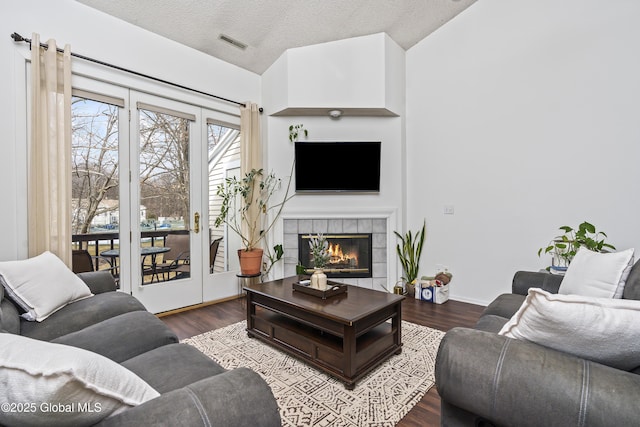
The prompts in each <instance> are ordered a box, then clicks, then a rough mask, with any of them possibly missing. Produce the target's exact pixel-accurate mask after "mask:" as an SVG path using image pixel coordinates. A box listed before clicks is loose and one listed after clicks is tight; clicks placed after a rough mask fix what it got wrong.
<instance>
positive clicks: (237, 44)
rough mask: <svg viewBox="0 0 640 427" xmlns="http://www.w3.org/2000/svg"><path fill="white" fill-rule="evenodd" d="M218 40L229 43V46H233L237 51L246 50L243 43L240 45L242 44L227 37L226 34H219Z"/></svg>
mask: <svg viewBox="0 0 640 427" xmlns="http://www.w3.org/2000/svg"><path fill="white" fill-rule="evenodd" d="M219 39H220V40H222V41H224V42H227V43H229V44H230V45H233V46H235V47H237V48H238V49H242V50H245V49H246V48H247V45H246V44H244V43H242V42H240V41H238V40H236V39H234V38H232V37H229V36H228V35H226V34H220V37H219Z"/></svg>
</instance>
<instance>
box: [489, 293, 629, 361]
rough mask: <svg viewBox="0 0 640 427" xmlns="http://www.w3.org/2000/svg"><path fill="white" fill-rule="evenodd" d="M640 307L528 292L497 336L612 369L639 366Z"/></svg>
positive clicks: (611, 300) (622, 302)
mask: <svg viewBox="0 0 640 427" xmlns="http://www.w3.org/2000/svg"><path fill="white" fill-rule="evenodd" d="M638 324H640V301H635V300H624V299H611V298H594V297H585V296H581V295H561V294H550V293H548V292H546V291H543V290H542V289H538V288H532V289H530V290H529V293H528V295H527V298H526V299H525V301H524V303H523V304H522V307H520V309H519V310H518V312H517V313H516V314H515V315H514V316H513V317H512V318H511V319H510V320H509V321H508V322H507V323H506V324H505V325H504V327H503V328H502V329H501V330H500V332H499V334H500V335H505V336H507V337H510V338H517V339H523V340H527V341H531V342H534V343H536V344H540V345H543V346H546V347H549V348H552V349H555V350H558V351H562V352H565V353H569V354H573V355H575V356H578V357H581V358H584V359H588V360H593V361H594V362H598V363H602V364H604V365H609V366H612V367H614V368H618V369H624V370H631V369H634V368H636V367H637V366H640V330H639V329H638V328H635V327H629V325H638Z"/></svg>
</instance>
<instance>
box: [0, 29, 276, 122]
mask: <svg viewBox="0 0 640 427" xmlns="http://www.w3.org/2000/svg"><path fill="white" fill-rule="evenodd" d="M11 38H12V39H13V41H14V42H25V43H28V44H29V47H31V39H28V38H25V37H22V36H21V35H20V34H18V33H13V34H11ZM40 47H43V48H45V49H47V48H48V46H47V45H46V44H44V43H40ZM56 50H57V51H58V52H60V53H63V52H64V49H60V48H57V49H56ZM71 56H75V57H76V58H80V59H84V60H85V61H89V62H94V63H96V64H100V65H104V66H106V67H110V68H114V69H116V70H119V71H124V72H126V73H130V74H134V75H136V76H139V77H144V78H146V79H150V80H154V81H157V82H160V83H164V84H167V85H170V86H175V87H178V88H180V89H185V90H189V91H191V92H196V93H199V94H201V95H205V96H210V97H212V98H216V99H219V100H221V101H225V102H230V103H232V104H236V105H239V106H242V107H246V106H247V104H245V103H244V102H238V101H234V100H232V99H228V98H223V97H221V96H218V95H213V94H210V93H207V92H203V91H201V90H198V89H193V88H190V87H187V86H183V85H181V84H177V83H172V82H170V81H167V80H163V79H159V78H157V77H153V76H150V75H148V74H143V73H139V72H137V71H133V70H130V69H128V68H124V67H120V66H118V65H113V64H109V63H107V62H104V61H100V60H99V59H94V58H89V57H88V56H84V55H80V54H78V53H73V52H71ZM259 111H260V112H261V113H262V111H263V109H262V107H260V108H259Z"/></svg>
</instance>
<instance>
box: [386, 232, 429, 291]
mask: <svg viewBox="0 0 640 427" xmlns="http://www.w3.org/2000/svg"><path fill="white" fill-rule="evenodd" d="M425 228H426V223H423V224H422V229H421V230H420V231H419V232H418V233H416V234H415V235H414V234H413V233H412V232H411V230H409V231H407V233H406V234H405V235H404V236H402V235H401V234H400V233H398V232H397V231H394V233H395V235H396V236H397V237H398V238H399V239H400V241H401V243H402V244H400V243H399V244H398V245H397V246H396V252H397V253H398V258H399V259H400V263H401V264H402V270H403V271H404V277H402V279H403V280H405V282H406V283H409V284H415V281H416V279H417V278H418V268H419V266H420V256H421V255H422V245H423V244H424V238H425Z"/></svg>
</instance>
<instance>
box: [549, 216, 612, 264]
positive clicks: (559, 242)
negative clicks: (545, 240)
mask: <svg viewBox="0 0 640 427" xmlns="http://www.w3.org/2000/svg"><path fill="white" fill-rule="evenodd" d="M559 229H560V230H562V231H564V234H562V235H560V236H556V237H554V238H553V240H551V241H550V242H549V245H548V246H546V247H542V248H540V249H538V256H541V255H542V254H543V253H544V254H549V253H550V254H551V255H553V256H554V258H557V259H558V260H562V261H564V263H566V264H567V265H568V264H569V263H570V262H571V260H572V259H573V257H574V256H575V255H576V253H577V252H578V249H579V248H580V247H585V248H587V249H589V250H591V251H594V252H605V251H607V250H609V249H612V250H615V249H616V248H615V246H613V245H611V244H609V243H607V242H606V241H605V239H606V238H607V234H606V233H604V232H603V231H597V230H596V227H595V226H594V225H593V224H591V223H589V222H587V221H584V222H583V223H582V224H580V225H579V226H578V229H577V230H576V229H573V227H569V226H568V225H563V226H562V227H560V228H559Z"/></svg>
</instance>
